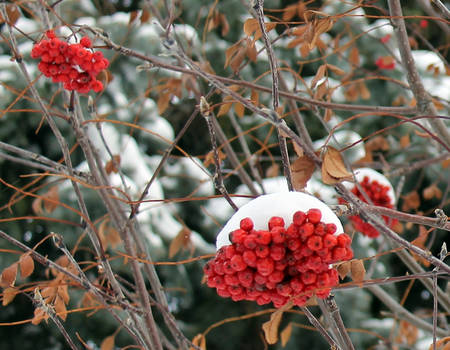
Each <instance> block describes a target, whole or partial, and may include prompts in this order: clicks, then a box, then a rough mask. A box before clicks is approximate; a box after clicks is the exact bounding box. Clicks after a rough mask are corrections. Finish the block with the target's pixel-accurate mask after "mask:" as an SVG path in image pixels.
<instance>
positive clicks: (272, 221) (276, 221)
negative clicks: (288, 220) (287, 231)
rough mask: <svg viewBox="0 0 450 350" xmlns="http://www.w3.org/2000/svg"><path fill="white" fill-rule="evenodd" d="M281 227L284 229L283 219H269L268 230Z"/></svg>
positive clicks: (276, 217)
mask: <svg viewBox="0 0 450 350" xmlns="http://www.w3.org/2000/svg"><path fill="white" fill-rule="evenodd" d="M277 226H279V227H283V228H284V220H283V218H280V217H279V216H272V217H271V218H270V219H269V230H272V228H274V227H277Z"/></svg>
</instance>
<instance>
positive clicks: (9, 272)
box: [0, 263, 17, 288]
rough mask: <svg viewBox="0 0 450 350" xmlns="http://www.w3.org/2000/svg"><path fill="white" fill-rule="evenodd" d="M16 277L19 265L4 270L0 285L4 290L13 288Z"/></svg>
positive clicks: (15, 264)
mask: <svg viewBox="0 0 450 350" xmlns="http://www.w3.org/2000/svg"><path fill="white" fill-rule="evenodd" d="M16 276H17V263H14V264H12V265H10V266H8V267H7V268H5V269H4V270H3V272H2V278H1V282H0V285H1V286H2V287H4V288H5V287H13V286H14V283H15V282H16Z"/></svg>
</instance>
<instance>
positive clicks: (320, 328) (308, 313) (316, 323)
mask: <svg viewBox="0 0 450 350" xmlns="http://www.w3.org/2000/svg"><path fill="white" fill-rule="evenodd" d="M300 309H301V310H302V311H303V312H304V314H305V316H306V317H307V318H308V321H309V322H310V323H311V324H312V325H313V326H314V327H316V329H317V330H318V331H319V333H320V334H322V336H323V337H324V338H325V340H326V341H327V342H328V344H330V346H331V348H332V349H336V350H341V349H342V348H341V347H340V346H339V345H338V344H336V342H335V341H334V339H333V338H332V337H331V336H330V335H329V334H328V332H327V330H326V329H325V328H323V326H322V324H321V323H320V322H319V320H318V319H317V318H316V317H315V316H314V315H313V314H312V313H311V311H309V309H308V308H307V307H306V306H302V307H301V308H300Z"/></svg>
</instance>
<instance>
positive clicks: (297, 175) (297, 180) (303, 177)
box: [291, 155, 315, 191]
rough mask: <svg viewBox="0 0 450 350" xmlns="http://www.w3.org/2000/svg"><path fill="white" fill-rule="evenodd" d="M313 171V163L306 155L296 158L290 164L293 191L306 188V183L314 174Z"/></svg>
mask: <svg viewBox="0 0 450 350" xmlns="http://www.w3.org/2000/svg"><path fill="white" fill-rule="evenodd" d="M314 169H315V164H314V161H313V160H311V159H310V158H309V157H307V156H306V155H303V156H301V157H299V158H297V159H296V160H295V161H294V162H293V163H292V164H291V172H292V185H293V186H294V189H295V190H297V191H299V190H301V189H304V188H305V187H306V184H307V182H308V181H309V179H310V178H311V176H312V174H313V173H314Z"/></svg>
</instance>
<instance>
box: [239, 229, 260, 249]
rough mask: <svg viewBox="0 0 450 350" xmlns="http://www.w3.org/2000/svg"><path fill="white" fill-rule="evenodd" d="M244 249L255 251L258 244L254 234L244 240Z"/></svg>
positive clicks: (248, 235)
mask: <svg viewBox="0 0 450 350" xmlns="http://www.w3.org/2000/svg"><path fill="white" fill-rule="evenodd" d="M243 244H244V247H245V248H247V249H255V248H256V246H257V245H258V243H256V234H253V233H250V234H247V235H246V237H245V238H244V242H243Z"/></svg>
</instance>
